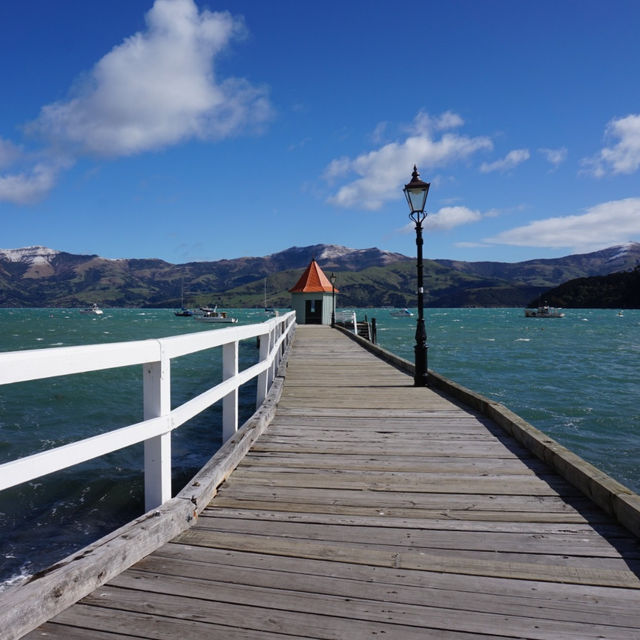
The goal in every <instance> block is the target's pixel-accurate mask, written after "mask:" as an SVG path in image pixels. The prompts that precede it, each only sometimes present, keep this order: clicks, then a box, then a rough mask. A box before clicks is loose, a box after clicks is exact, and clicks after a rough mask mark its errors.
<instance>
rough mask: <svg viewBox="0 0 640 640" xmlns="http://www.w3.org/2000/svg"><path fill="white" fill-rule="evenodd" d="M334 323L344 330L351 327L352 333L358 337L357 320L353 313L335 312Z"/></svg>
mask: <svg viewBox="0 0 640 640" xmlns="http://www.w3.org/2000/svg"><path fill="white" fill-rule="evenodd" d="M335 317H336V323H337V324H340V325H342V326H343V327H344V328H345V329H348V328H349V325H351V330H352V331H353V333H355V334H356V335H358V319H357V318H356V312H355V311H336V313H335Z"/></svg>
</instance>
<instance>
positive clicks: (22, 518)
mask: <svg viewBox="0 0 640 640" xmlns="http://www.w3.org/2000/svg"><path fill="white" fill-rule="evenodd" d="M232 313H233V315H235V316H237V317H238V318H239V320H240V323H243V324H248V323H254V322H261V321H263V320H264V319H265V315H264V314H263V313H262V311H260V310H234V311H233V312H232ZM357 314H358V318H359V319H363V317H364V315H367V317H368V318H369V319H371V318H376V322H377V327H378V342H379V344H380V345H381V346H383V347H385V348H386V349H389V350H390V351H393V352H394V353H397V354H398V355H400V356H402V357H404V358H407V359H408V360H412V359H413V344H414V332H415V325H416V323H415V317H413V318H395V317H393V316H391V315H390V310H388V309H358V310H357ZM425 320H426V327H427V334H428V343H429V352H428V354H429V367H430V368H432V369H434V370H436V371H438V372H439V373H441V374H443V375H445V376H447V377H448V378H451V379H453V380H455V381H456V382H459V383H460V384H463V385H465V386H467V387H469V388H471V389H473V390H475V391H478V392H480V393H482V394H484V395H486V396H488V397H490V398H493V399H495V400H498V401H499V402H502V403H503V404H505V405H506V406H508V407H509V408H510V409H512V410H514V411H515V412H516V413H518V414H519V415H521V416H522V417H523V418H525V419H526V420H528V421H529V422H531V423H532V424H533V425H534V426H536V427H538V428H540V429H542V430H543V431H544V432H546V433H547V434H548V435H550V436H551V437H553V438H554V439H556V440H558V441H559V442H561V443H562V444H564V445H565V446H567V447H569V448H570V449H572V450H573V451H575V452H576V453H578V454H579V455H580V456H582V457H583V458H585V459H586V460H588V461H589V462H591V463H593V464H595V465H596V466H598V467H600V468H601V469H603V470H604V471H606V472H607V473H609V474H610V475H612V476H613V477H614V478H616V479H617V480H619V481H620V482H622V483H623V484H625V485H627V486H629V487H630V488H632V489H633V490H635V491H640V460H639V459H640V402H639V400H640V376H639V373H640V370H639V369H640V365H639V364H638V363H639V362H640V310H625V311H624V313H623V314H622V315H621V316H619V315H618V310H567V311H566V317H565V318H562V319H527V318H525V317H524V313H523V311H522V309H433V310H431V309H427V310H426V311H425ZM222 326H229V325H222ZM203 330H212V325H204V324H200V323H197V322H196V321H194V320H193V319H191V318H179V317H176V316H174V315H173V312H172V311H171V310H140V309H114V310H105V314H104V315H103V316H87V315H83V314H80V313H78V311H77V310H60V309H27V310H22V309H21V310H15V309H0V351H13V350H18V349H39V348H48V347H58V346H69V345H77V344H92V343H99V342H119V341H124V340H139V339H145V338H154V337H163V336H169V335H175V334H178V333H186V332H191V331H203ZM213 330H215V329H213ZM219 351H220V350H219V349H218V350H211V351H210V352H205V353H203V354H194V355H191V356H185V357H183V358H180V359H177V360H174V361H173V362H172V370H171V386H172V404H173V406H176V405H178V404H180V403H182V402H184V401H185V400H187V399H188V398H190V397H193V396H194V395H197V394H198V393H200V392H201V391H203V390H205V389H206V388H208V387H210V386H211V385H212V384H214V383H215V382H217V381H218V380H219V379H220V376H221V355H220V353H219ZM256 358H257V349H256V345H255V342H253V341H246V342H244V343H242V346H241V350H240V361H241V362H240V366H241V368H245V367H246V366H249V365H250V364H253V362H255V361H256ZM240 401H241V420H244V419H246V418H248V417H249V416H250V415H251V413H252V412H253V410H254V408H255V385H247V386H246V388H245V389H243V390H242V392H241V397H240ZM140 419H142V374H141V367H130V368H125V369H118V370H111V371H105V372H94V373H90V374H82V375H79V376H64V377H59V378H53V379H49V380H44V381H34V382H28V383H20V384H16V385H8V386H2V387H0V463H2V462H6V461H8V460H12V459H15V458H17V457H21V456H25V455H29V454H31V453H35V452H38V451H42V450H45V449H48V448H51V447H54V446H59V445H61V444H64V443H66V442H69V441H73V440H77V439H80V438H84V437H88V436H91V435H95V434H98V433H102V432H104V431H108V430H111V429H115V428H117V427H120V426H124V425H126V424H131V423H133V422H135V421H137V420H140ZM220 444H221V429H220V409H219V407H212V408H211V409H210V410H208V411H207V412H205V413H203V414H201V415H200V416H197V417H196V418H194V419H193V420H191V421H190V422H189V423H187V424H185V425H183V426H182V427H180V428H179V429H177V430H176V431H174V432H173V435H172V448H173V468H174V476H173V485H174V492H175V491H178V490H180V489H181V488H182V487H183V486H184V484H185V483H186V482H188V480H189V479H190V478H191V477H192V476H193V475H194V473H195V472H196V471H197V470H198V469H199V468H200V467H201V466H202V465H203V464H204V462H206V460H208V459H209V457H210V456H211V455H212V454H213V453H215V451H216V450H217V449H218V447H219V446H220ZM142 460H143V454H142V445H138V446H134V447H130V448H129V449H126V450H124V451H122V452H117V453H113V454H110V455H108V456H105V457H103V458H101V459H99V460H96V461H92V462H87V463H85V464H83V465H80V466H78V467H75V468H72V469H68V470H65V471H61V472H58V473H55V474H51V475H49V476H45V477H43V478H40V479H38V480H36V481H33V482H29V483H25V484H23V485H20V486H18V487H14V488H12V489H8V490H6V491H4V492H0V589H2V586H3V585H4V586H5V587H6V586H7V585H10V584H13V583H16V582H18V581H20V580H22V579H24V577H25V576H28V575H30V574H32V573H33V572H35V571H38V570H40V569H42V568H45V567H46V566H49V565H50V564H52V563H53V562H56V561H58V560H60V559H61V558H63V557H65V556H66V555H68V554H69V553H71V552H73V551H75V550H76V549H79V548H81V547H82V546H84V545H86V544H88V543H89V542H91V541H92V540H95V539H97V538H99V537H100V536H102V535H105V534H106V533H108V532H109V531H112V530H113V529H115V528H117V527H118V526H120V525H122V524H124V523H126V522H127V521H129V520H131V519H132V518H134V517H137V516H138V515H140V514H141V513H142V511H143V477H142Z"/></svg>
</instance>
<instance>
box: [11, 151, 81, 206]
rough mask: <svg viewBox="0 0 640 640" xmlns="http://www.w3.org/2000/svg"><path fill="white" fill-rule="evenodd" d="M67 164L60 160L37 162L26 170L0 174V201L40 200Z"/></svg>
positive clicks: (20, 202)
mask: <svg viewBox="0 0 640 640" xmlns="http://www.w3.org/2000/svg"><path fill="white" fill-rule="evenodd" d="M69 164H70V163H67V162H64V161H62V160H60V161H48V162H38V163H36V164H35V165H33V167H31V168H29V169H28V170H25V171H21V172H18V173H13V174H10V175H0V202H2V201H5V202H13V203H14V204H21V205H22V204H33V203H34V202H37V201H38V200H41V199H42V198H44V197H45V196H46V195H47V194H48V193H49V191H50V190H51V189H52V188H53V186H54V185H55V183H56V180H57V178H58V174H59V173H60V171H62V170H63V169H65V168H67V167H68V166H69Z"/></svg>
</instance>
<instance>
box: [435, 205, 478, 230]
mask: <svg viewBox="0 0 640 640" xmlns="http://www.w3.org/2000/svg"><path fill="white" fill-rule="evenodd" d="M481 218H482V214H481V213H480V212H479V211H474V210H473V209H468V208H467V207H442V209H440V210H439V211H438V212H437V213H434V214H429V215H428V216H427V219H426V220H425V221H424V224H423V226H424V228H425V229H427V230H429V231H448V230H449V229H453V228H454V227H459V226H461V225H463V224H469V223H471V222H477V221H478V220H480V219H481Z"/></svg>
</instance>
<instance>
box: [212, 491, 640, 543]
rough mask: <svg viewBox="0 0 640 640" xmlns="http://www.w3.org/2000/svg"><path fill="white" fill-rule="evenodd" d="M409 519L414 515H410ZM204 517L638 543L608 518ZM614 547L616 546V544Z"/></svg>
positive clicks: (218, 511) (256, 512)
mask: <svg viewBox="0 0 640 640" xmlns="http://www.w3.org/2000/svg"><path fill="white" fill-rule="evenodd" d="M410 514H411V516H413V515H415V514H414V513H413V512H410ZM207 517H224V518H235V519H240V520H271V521H277V522H309V523H315V524H335V525H345V526H351V525H354V526H369V527H399V528H402V529H425V530H427V529H437V530H440V531H475V532H478V533H482V532H485V531H500V532H504V533H506V532H516V533H530V534H547V533H551V534H567V535H578V534H579V535H580V537H582V536H585V535H586V536H604V537H606V538H607V539H611V540H615V539H617V538H624V539H625V540H628V541H629V542H632V543H633V544H636V545H637V543H638V539H637V538H636V537H635V536H632V535H630V534H629V532H628V531H627V530H626V529H623V528H622V527H621V526H620V525H617V524H611V523H610V520H609V519H608V518H603V520H604V521H605V522H606V524H597V523H588V524H587V523H586V522H582V523H576V524H567V523H565V522H562V523H554V522H540V521H532V522H528V523H527V522H523V521H517V522H516V521H498V520H493V519H489V518H488V519H486V520H475V521H465V520H459V519H456V520H444V519H438V518H435V517H433V518H418V517H409V516H405V517H395V516H389V515H380V514H379V513H378V512H376V511H372V512H371V513H369V514H368V515H362V514H331V513H322V512H321V513H315V512H306V511H291V510H284V509H283V510H281V511H279V510H264V509H263V510H260V509H251V510H250V509H242V508H241V507H240V506H239V505H236V506H234V507H233V508H225V507H224V506H221V501H220V500H219V499H218V500H216V501H215V503H212V504H211V506H209V507H208V508H207V509H205V510H204V511H203V512H202V513H201V514H200V518H207ZM616 544H617V543H616Z"/></svg>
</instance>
